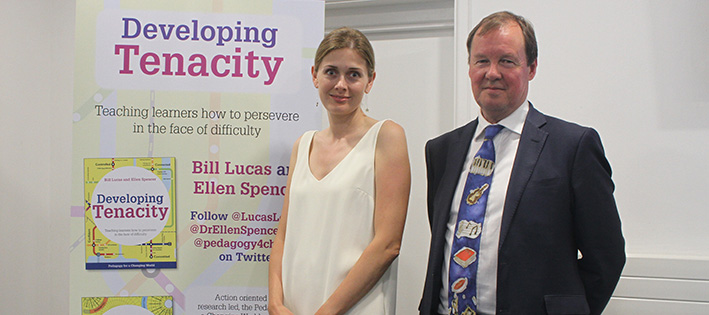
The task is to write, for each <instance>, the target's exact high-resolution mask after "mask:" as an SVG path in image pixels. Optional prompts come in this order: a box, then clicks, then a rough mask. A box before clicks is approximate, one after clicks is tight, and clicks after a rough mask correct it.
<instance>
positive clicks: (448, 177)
mask: <svg viewBox="0 0 709 315" xmlns="http://www.w3.org/2000/svg"><path fill="white" fill-rule="evenodd" d="M477 126H478V120H477V119H475V120H473V121H471V122H470V123H468V124H467V125H465V126H464V127H463V128H461V129H460V132H459V133H458V134H457V135H456V139H454V140H453V141H451V145H450V146H449V147H448V152H447V154H446V156H447V158H446V165H447V166H446V172H445V174H444V175H443V178H442V179H441V186H440V187H439V193H437V194H436V201H435V202H436V205H437V209H439V211H438V215H439V216H441V217H439V218H438V219H439V220H438V222H439V228H442V229H445V228H446V225H447V223H448V219H449V215H450V209H451V204H452V202H453V195H454V194H455V189H456V187H458V180H459V179H460V172H461V171H462V170H463V164H465V158H466V157H467V155H468V150H469V149H470V143H471V141H472V139H473V134H475V129H476V128H477Z"/></svg>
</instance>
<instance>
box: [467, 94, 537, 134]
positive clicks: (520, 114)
mask: <svg viewBox="0 0 709 315" xmlns="http://www.w3.org/2000/svg"><path fill="white" fill-rule="evenodd" d="M527 113H529V101H525V102H524V104H522V106H520V107H518V108H517V109H516V110H515V111H514V112H512V114H510V115H509V116H507V117H505V118H504V119H502V120H500V122H498V123H497V124H498V125H502V126H503V127H505V129H507V130H509V131H512V132H514V133H516V134H520V135H521V134H522V128H523V127H524V121H525V120H526V119H527ZM489 125H491V124H490V123H489V122H488V121H487V120H485V118H484V117H483V115H482V113H481V112H480V113H479V114H478V128H476V129H475V135H474V137H473V138H474V139H478V138H481V137H482V136H483V132H484V131H485V128H487V126H489Z"/></svg>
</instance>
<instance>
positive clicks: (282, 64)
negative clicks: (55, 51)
mask: <svg viewBox="0 0 709 315" xmlns="http://www.w3.org/2000/svg"><path fill="white" fill-rule="evenodd" d="M76 11H77V12H76V38H75V41H76V45H75V47H76V49H75V55H76V60H75V73H74V76H75V79H74V99H75V102H74V112H73V138H72V140H73V148H72V152H73V158H72V160H73V162H72V164H73V165H72V208H71V238H72V239H71V243H72V246H71V247H70V248H69V250H70V256H71V262H70V264H71V273H70V282H71V283H70V290H71V292H70V296H71V302H70V305H71V314H79V313H82V314H90V313H91V314H239V315H247V314H249V315H250V314H267V313H268V310H267V305H268V296H267V292H268V290H267V286H268V274H267V270H268V263H269V259H270V249H271V246H272V244H273V238H274V237H275V234H276V232H277V231H278V229H277V227H278V221H279V219H280V212H281V207H282V205H283V197H284V194H285V185H286V179H287V176H288V172H289V169H288V163H289V158H290V151H291V148H292V146H293V143H294V142H295V140H296V139H297V138H298V137H299V136H300V135H301V134H303V132H305V131H307V130H313V129H320V128H321V121H322V113H321V111H320V108H321V106H316V105H317V100H318V98H317V91H316V89H315V88H314V87H313V85H312V82H311V78H310V67H311V66H312V64H313V58H314V55H315V50H316V49H317V46H318V44H319V42H320V40H321V39H322V36H323V32H324V31H323V16H324V2H323V1H316V0H300V1H298V0H293V1H291V0H288V1H286V0H273V1H227V0H214V1H199V2H194V1H149V2H146V1H119V0H112V1H109V0H105V1H90V0H79V1H77V5H76Z"/></svg>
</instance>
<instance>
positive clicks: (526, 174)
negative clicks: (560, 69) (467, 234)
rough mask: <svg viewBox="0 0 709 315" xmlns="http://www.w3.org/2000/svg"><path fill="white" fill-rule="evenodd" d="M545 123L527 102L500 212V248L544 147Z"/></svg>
mask: <svg viewBox="0 0 709 315" xmlns="http://www.w3.org/2000/svg"><path fill="white" fill-rule="evenodd" d="M544 124H546V118H544V115H542V114H541V113H540V112H539V111H537V110H536V109H534V107H533V106H532V104H531V103H530V104H529V113H528V114H527V119H526V121H525V123H524V128H523V129H522V135H521V136H520V139H519V147H518V148H517V156H516V157H515V162H514V165H513V167H512V174H510V184H509V187H508V188H507V196H506V197H505V209H504V212H503V213H502V227H501V229H500V245H499V246H500V248H501V247H502V245H503V244H504V243H505V238H506V237H507V233H508V232H509V228H510V224H511V223H512V219H513V218H514V215H515V213H516V212H517V208H518V207H519V202H520V199H521V198H522V193H523V192H524V190H525V188H526V187H527V183H529V178H530V177H531V176H532V172H533V171H534V167H535V166H536V165H537V161H538V160H539V155H540V154H541V152H542V148H543V147H544V142H545V141H546V139H547V136H548V133H547V132H546V131H544V130H542V129H541V127H542V126H544Z"/></svg>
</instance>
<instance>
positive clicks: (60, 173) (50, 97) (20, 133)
mask: <svg viewBox="0 0 709 315" xmlns="http://www.w3.org/2000/svg"><path fill="white" fill-rule="evenodd" d="M0 24H1V26H0V29H2V32H0V43H2V44H0V240H2V241H0V268H2V271H0V305H1V306H2V311H1V313H3V314H66V313H68V310H69V306H68V305H69V284H68V283H69V251H68V247H69V244H68V241H69V206H70V201H69V194H70V191H69V187H70V185H69V177H70V175H71V172H70V171H71V170H70V168H71V112H72V103H73V100H72V89H73V87H72V82H73V65H74V62H73V61H74V60H73V58H74V55H73V47H74V35H73V34H74V1H67V0H64V1H41V0H12V1H2V2H1V3H0Z"/></svg>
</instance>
